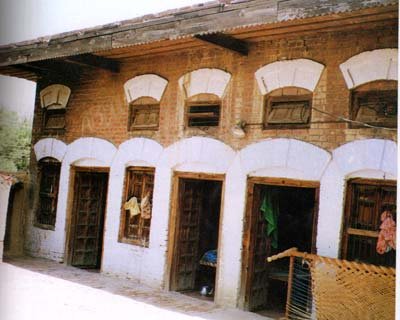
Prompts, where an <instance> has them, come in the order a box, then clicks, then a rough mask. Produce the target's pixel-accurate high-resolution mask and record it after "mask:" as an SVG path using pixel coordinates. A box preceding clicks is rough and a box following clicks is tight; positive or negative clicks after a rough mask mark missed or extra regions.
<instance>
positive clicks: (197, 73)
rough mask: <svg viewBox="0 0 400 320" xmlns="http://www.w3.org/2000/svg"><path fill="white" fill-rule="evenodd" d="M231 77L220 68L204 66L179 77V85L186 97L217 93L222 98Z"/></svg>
mask: <svg viewBox="0 0 400 320" xmlns="http://www.w3.org/2000/svg"><path fill="white" fill-rule="evenodd" d="M230 79H231V74H230V73H228V72H226V71H223V70H220V69H209V68H203V69H198V70H194V71H192V72H188V73H186V74H185V75H183V76H182V77H180V78H179V85H180V87H181V88H182V90H183V91H184V93H185V95H186V98H190V97H192V96H194V95H196V94H200V93H210V94H215V95H216V96H218V97H219V98H220V99H221V98H222V97H223V95H224V93H225V89H226V87H227V85H228V82H229V80H230Z"/></svg>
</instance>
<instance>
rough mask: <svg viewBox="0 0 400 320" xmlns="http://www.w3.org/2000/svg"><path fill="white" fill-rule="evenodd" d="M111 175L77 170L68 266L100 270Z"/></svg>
mask: <svg viewBox="0 0 400 320" xmlns="http://www.w3.org/2000/svg"><path fill="white" fill-rule="evenodd" d="M107 184H108V172H98V171H89V169H81V168H77V169H76V171H75V179H74V202H73V208H72V221H71V222H72V223H71V237H70V238H71V239H70V250H69V252H70V254H69V263H70V264H71V265H72V266H75V267H78V268H84V269H99V268H100V265H101V255H102V250H103V228H104V213H105V207H106V198H107Z"/></svg>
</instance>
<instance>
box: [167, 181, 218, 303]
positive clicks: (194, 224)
mask: <svg viewBox="0 0 400 320" xmlns="http://www.w3.org/2000/svg"><path fill="white" fill-rule="evenodd" d="M177 184H178V189H177V195H178V196H177V197H176V199H177V200H176V201H177V204H176V210H175V218H172V220H174V221H175V223H173V224H174V226H172V227H171V228H172V229H173V234H174V236H173V239H171V240H172V241H173V249H172V257H171V258H172V266H171V273H170V289H171V290H173V291H179V292H183V293H187V294H190V295H191V296H194V297H199V298H200V297H202V298H204V299H209V300H213V298H214V293H215V284H216V268H217V255H218V254H217V249H218V236H219V221H220V210H221V195H222V180H214V179H206V177H205V178H204V179H194V178H184V177H179V178H178V179H177Z"/></svg>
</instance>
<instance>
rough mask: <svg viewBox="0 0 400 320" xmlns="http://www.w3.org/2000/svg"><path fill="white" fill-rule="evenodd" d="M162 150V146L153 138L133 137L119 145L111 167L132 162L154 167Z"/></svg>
mask: <svg viewBox="0 0 400 320" xmlns="http://www.w3.org/2000/svg"><path fill="white" fill-rule="evenodd" d="M162 151H163V147H162V146H161V145H160V144H159V143H158V142H156V141H154V140H151V139H147V138H133V139H130V140H127V141H125V142H123V143H121V144H120V145H119V147H118V150H117V152H116V154H115V158H114V160H113V163H112V167H113V168H114V167H115V168H116V167H120V166H122V167H124V166H126V165H131V164H134V163H137V164H138V165H139V164H147V165H148V166H153V167H155V166H156V165H157V162H158V159H159V158H160V156H161V153H162Z"/></svg>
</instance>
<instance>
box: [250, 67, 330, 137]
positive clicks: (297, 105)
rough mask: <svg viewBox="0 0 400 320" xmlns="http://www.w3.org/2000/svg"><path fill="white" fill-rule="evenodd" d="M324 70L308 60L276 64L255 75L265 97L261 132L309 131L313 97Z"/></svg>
mask: <svg viewBox="0 0 400 320" xmlns="http://www.w3.org/2000/svg"><path fill="white" fill-rule="evenodd" d="M323 69H324V66H323V65H322V64H320V63H318V62H315V61H312V60H309V59H294V60H285V61H276V62H272V63H270V64H267V65H265V66H263V67H261V68H260V69H258V70H257V71H256V73H255V78H256V81H257V84H258V88H259V90H260V93H261V94H262V95H263V96H264V97H265V104H264V115H265V116H264V128H274V129H276V128H277V127H290V128H304V127H308V126H309V123H310V118H311V103H312V94H313V92H314V90H315V87H316V86H317V83H318V81H319V79H320V77H321V74H322V71H323Z"/></svg>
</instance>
